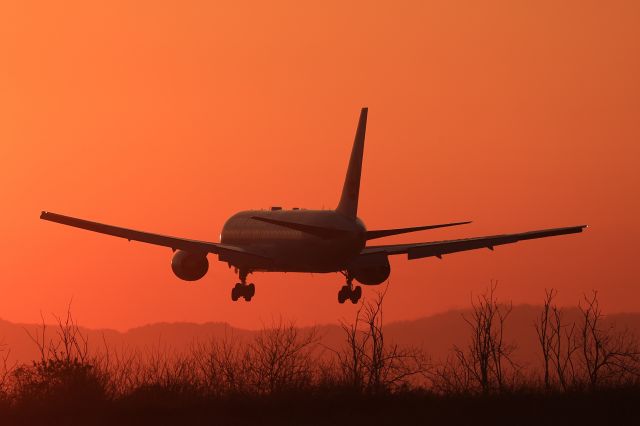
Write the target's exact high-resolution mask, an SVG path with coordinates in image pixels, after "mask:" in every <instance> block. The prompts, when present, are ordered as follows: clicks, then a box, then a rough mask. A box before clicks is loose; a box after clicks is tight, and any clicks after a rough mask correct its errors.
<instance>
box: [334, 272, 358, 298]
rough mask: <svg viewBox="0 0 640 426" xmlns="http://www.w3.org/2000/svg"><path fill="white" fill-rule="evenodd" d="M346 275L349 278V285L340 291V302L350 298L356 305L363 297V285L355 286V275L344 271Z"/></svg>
mask: <svg viewBox="0 0 640 426" xmlns="http://www.w3.org/2000/svg"><path fill="white" fill-rule="evenodd" d="M344 276H345V277H346V278H347V285H345V286H343V287H342V288H341V289H340V291H339V292H338V303H344V302H346V301H347V299H349V300H351V303H353V304H354V305H355V304H356V303H358V301H359V300H360V298H361V297H362V287H360V286H356V287H355V288H354V287H353V277H352V276H350V275H349V273H344Z"/></svg>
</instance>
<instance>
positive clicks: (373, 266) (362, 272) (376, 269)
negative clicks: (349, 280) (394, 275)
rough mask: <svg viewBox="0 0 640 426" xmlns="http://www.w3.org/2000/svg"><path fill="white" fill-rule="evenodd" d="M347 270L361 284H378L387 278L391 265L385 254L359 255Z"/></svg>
mask: <svg viewBox="0 0 640 426" xmlns="http://www.w3.org/2000/svg"><path fill="white" fill-rule="evenodd" d="M348 272H349V274H351V276H352V277H353V278H355V279H356V280H357V281H358V282H359V283H361V284H364V285H378V284H382V283H383V282H385V281H386V280H387V278H389V274H390V273H391V265H389V259H387V256H360V257H359V258H357V259H356V260H355V261H354V262H353V263H352V264H351V265H350V266H349V268H348Z"/></svg>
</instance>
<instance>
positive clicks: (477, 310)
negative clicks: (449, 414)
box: [436, 282, 520, 393]
mask: <svg viewBox="0 0 640 426" xmlns="http://www.w3.org/2000/svg"><path fill="white" fill-rule="evenodd" d="M496 287H497V283H495V282H492V283H491V285H490V287H489V288H488V290H487V291H486V292H485V293H483V294H481V295H480V296H478V297H477V299H476V300H475V301H473V300H472V301H471V306H472V313H471V316H470V317H469V318H467V317H464V316H463V318H464V320H465V322H466V323H467V324H468V325H469V328H470V330H471V341H470V343H469V344H468V346H467V347H466V348H460V347H458V346H454V348H453V351H454V358H453V359H449V365H445V366H444V367H443V366H441V368H440V369H439V371H437V372H436V376H437V377H438V376H439V380H440V382H441V383H447V382H449V383H454V384H458V385H460V384H463V385H465V386H469V388H468V389H467V390H472V388H473V387H475V388H477V389H479V390H480V391H481V392H483V393H488V392H491V391H494V390H498V391H502V390H504V389H505V388H506V386H507V382H508V381H513V380H515V377H516V373H518V372H519V370H520V367H519V366H518V365H517V364H516V363H515V362H514V361H513V359H512V354H513V352H514V350H515V345H513V344H507V343H506V342H505V340H504V329H505V323H506V320H507V318H508V317H509V314H510V313H511V310H512V304H511V303H509V304H501V303H499V302H498V300H497V298H496V296H495V290H496ZM452 360H453V362H454V363H453V364H452ZM447 375H449V376H451V375H453V377H444V378H443V377H442V376H447ZM509 379H510V380H509Z"/></svg>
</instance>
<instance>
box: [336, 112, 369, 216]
mask: <svg viewBox="0 0 640 426" xmlns="http://www.w3.org/2000/svg"><path fill="white" fill-rule="evenodd" d="M368 110H369V109H368V108H362V110H361V111H360V120H359V121H358V129H357V130H356V137H355V140H354V141H353V148H352V149H351V158H350V159H349V168H348V169H347V176H346V177H345V179H344V186H343V187H342V197H340V203H338V207H337V208H336V211H337V212H338V213H340V214H342V215H344V216H347V217H350V218H353V219H355V218H356V215H357V214H358V196H359V194H360V174H361V173H362V154H363V153H364V134H365V131H366V129H367V112H368Z"/></svg>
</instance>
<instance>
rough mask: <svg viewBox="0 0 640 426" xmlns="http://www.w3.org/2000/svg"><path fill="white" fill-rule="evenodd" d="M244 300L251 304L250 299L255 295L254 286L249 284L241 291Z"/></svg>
mask: <svg viewBox="0 0 640 426" xmlns="http://www.w3.org/2000/svg"><path fill="white" fill-rule="evenodd" d="M242 292H243V297H244V300H245V301H247V302H251V298H252V297H253V296H254V295H255V294H256V286H255V285H254V284H253V283H251V284H249V285H246V286H244V288H243V289H242Z"/></svg>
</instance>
